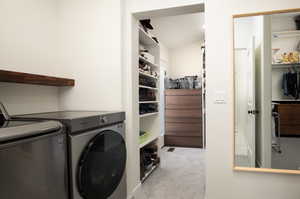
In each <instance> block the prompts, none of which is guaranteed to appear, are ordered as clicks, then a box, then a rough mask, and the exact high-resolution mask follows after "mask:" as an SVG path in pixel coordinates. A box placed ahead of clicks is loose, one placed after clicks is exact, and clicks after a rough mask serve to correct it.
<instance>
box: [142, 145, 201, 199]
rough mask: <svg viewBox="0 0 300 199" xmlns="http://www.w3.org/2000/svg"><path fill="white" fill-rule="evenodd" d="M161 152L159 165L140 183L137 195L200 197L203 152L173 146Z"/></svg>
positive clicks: (170, 198)
mask: <svg viewBox="0 0 300 199" xmlns="http://www.w3.org/2000/svg"><path fill="white" fill-rule="evenodd" d="M168 148H169V147H165V148H163V150H162V154H161V167H160V168H158V169H157V170H156V171H155V172H154V173H153V174H152V175H151V176H150V177H149V178H148V179H147V180H146V181H145V183H144V184H143V185H142V195H143V196H141V197H139V198H138V199H204V195H205V164H204V159H205V157H204V156H205V152H204V150H202V149H192V148H176V149H175V151H174V152H167V149H168Z"/></svg>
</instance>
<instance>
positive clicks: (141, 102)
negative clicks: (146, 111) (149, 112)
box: [139, 101, 159, 104]
mask: <svg viewBox="0 0 300 199" xmlns="http://www.w3.org/2000/svg"><path fill="white" fill-rule="evenodd" d="M139 103H140V104H152V103H159V101H140V102H139Z"/></svg>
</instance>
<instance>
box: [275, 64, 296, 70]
mask: <svg viewBox="0 0 300 199" xmlns="http://www.w3.org/2000/svg"><path fill="white" fill-rule="evenodd" d="M290 67H300V63H291V64H272V68H274V69H284V68H290Z"/></svg>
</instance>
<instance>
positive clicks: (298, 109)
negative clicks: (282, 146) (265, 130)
mask: <svg viewBox="0 0 300 199" xmlns="http://www.w3.org/2000/svg"><path fill="white" fill-rule="evenodd" d="M275 111H276V112H277V113H279V115H280V134H281V137H300V104H276V105H275ZM276 129H278V123H277V125H276ZM276 132H278V130H276Z"/></svg>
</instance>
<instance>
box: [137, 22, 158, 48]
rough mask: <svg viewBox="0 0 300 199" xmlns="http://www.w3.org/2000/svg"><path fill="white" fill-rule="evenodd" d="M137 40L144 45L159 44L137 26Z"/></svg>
mask: <svg viewBox="0 0 300 199" xmlns="http://www.w3.org/2000/svg"><path fill="white" fill-rule="evenodd" d="M139 40H140V43H141V44H143V45H145V46H159V44H158V43H157V42H156V41H155V40H154V39H153V38H152V37H151V36H150V35H149V34H148V33H146V32H145V31H144V30H143V28H141V27H139Z"/></svg>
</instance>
